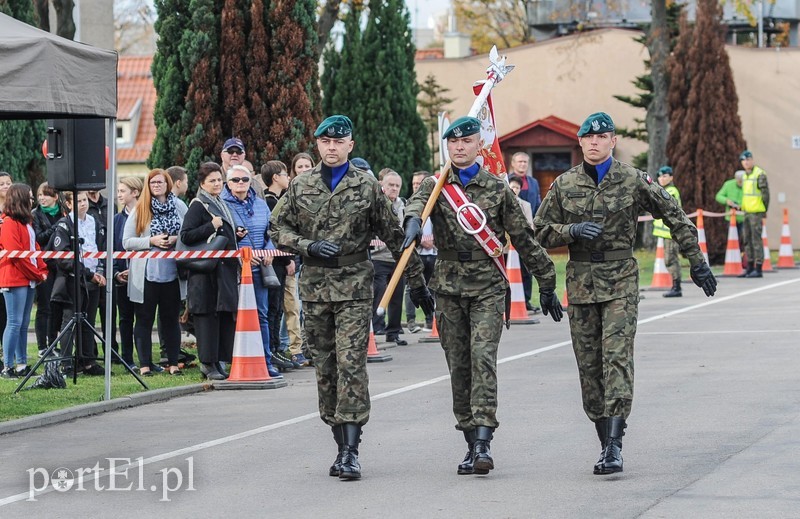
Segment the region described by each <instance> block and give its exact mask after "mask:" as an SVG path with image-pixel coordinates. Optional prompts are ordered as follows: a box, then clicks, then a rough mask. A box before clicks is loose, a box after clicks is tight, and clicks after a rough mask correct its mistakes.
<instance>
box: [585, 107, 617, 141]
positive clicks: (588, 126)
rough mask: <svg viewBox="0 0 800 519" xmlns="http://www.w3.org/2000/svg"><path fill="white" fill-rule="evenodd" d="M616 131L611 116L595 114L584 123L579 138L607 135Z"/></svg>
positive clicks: (603, 113) (602, 113)
mask: <svg viewBox="0 0 800 519" xmlns="http://www.w3.org/2000/svg"><path fill="white" fill-rule="evenodd" d="M613 131H614V121H612V120H611V116H610V115H608V114H607V113H605V112H597V113H593V114H592V115H590V116H589V117H587V118H586V120H585V121H583V124H582V125H581V128H580V129H579V130H578V137H583V136H584V135H590V134H594V133H607V132H613Z"/></svg>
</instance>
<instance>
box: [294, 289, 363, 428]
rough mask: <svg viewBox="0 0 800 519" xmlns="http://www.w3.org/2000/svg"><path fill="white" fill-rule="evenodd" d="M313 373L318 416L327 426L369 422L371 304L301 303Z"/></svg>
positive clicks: (343, 302) (359, 302)
mask: <svg viewBox="0 0 800 519" xmlns="http://www.w3.org/2000/svg"><path fill="white" fill-rule="evenodd" d="M303 312H304V313H305V330H306V339H307V340H308V347H309V349H310V350H311V354H312V356H313V359H314V369H315V370H316V372H317V395H318V397H319V416H320V418H322V421H323V422H325V423H326V424H328V425H331V426H333V425H338V424H343V423H356V424H358V425H364V424H365V423H367V420H369V410H370V401H369V377H368V375H367V345H368V341H369V323H370V319H371V318H372V301H371V300H370V299H359V300H356V301H339V302H333V303H315V302H313V301H304V302H303Z"/></svg>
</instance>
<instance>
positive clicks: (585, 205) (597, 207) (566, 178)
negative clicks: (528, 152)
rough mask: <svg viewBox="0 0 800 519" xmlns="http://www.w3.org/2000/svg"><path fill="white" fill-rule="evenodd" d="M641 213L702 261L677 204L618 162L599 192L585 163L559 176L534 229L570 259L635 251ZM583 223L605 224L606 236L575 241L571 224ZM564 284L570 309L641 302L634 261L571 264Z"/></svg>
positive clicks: (692, 258)
mask: <svg viewBox="0 0 800 519" xmlns="http://www.w3.org/2000/svg"><path fill="white" fill-rule="evenodd" d="M643 210H644V211H648V212H650V213H652V215H653V216H654V217H655V218H661V219H663V220H664V223H666V224H667V227H669V228H670V230H671V232H672V239H673V240H675V241H676V242H677V243H678V245H679V246H680V249H681V252H682V253H683V254H684V256H686V257H687V258H689V262H690V263H691V264H692V265H696V264H698V263H701V262H702V261H703V254H702V252H701V251H700V246H699V245H698V244H697V229H696V228H695V226H694V224H692V222H690V221H689V219H688V218H687V217H686V213H684V212H683V210H682V209H681V208H680V207H679V206H678V204H677V203H676V202H675V199H674V198H673V197H672V196H670V194H669V193H667V191H666V190H665V189H664V188H662V187H661V186H659V185H658V184H657V183H656V182H654V181H653V180H652V179H651V178H650V176H648V175H647V173H643V172H641V171H639V170H637V169H636V168H634V167H633V166H630V165H628V164H625V163H623V162H619V161H617V160H614V161H613V162H612V164H611V168H610V169H609V170H608V173H607V174H606V176H605V177H604V178H603V180H602V181H601V182H600V185H599V186H595V184H594V181H593V180H592V179H591V177H589V175H588V174H586V173H585V172H584V171H583V163H581V164H579V165H578V166H575V167H574V168H572V169H570V170H569V171H567V172H566V173H563V174H561V175H559V176H558V178H556V180H555V182H553V185H552V187H551V188H550V192H549V193H547V196H546V197H545V199H544V201H542V205H541V207H540V208H539V210H538V211H537V213H536V217H535V218H534V219H533V224H534V227H535V228H536V231H535V234H536V237H537V238H538V239H539V241H540V242H541V244H542V245H544V246H545V247H547V248H552V247H561V246H564V245H567V246H569V249H570V253H574V252H578V253H584V254H585V253H591V252H606V251H624V250H632V249H633V244H634V241H635V239H636V220H637V218H638V216H639V214H640V212H642V211H643ZM585 221H594V222H597V223H602V224H603V233H602V234H601V235H600V236H598V237H597V238H595V239H594V240H590V241H586V240H575V239H574V238H572V237H571V236H570V234H569V229H570V226H571V224H575V223H580V222H585ZM566 281H567V295H568V297H569V302H570V303H577V304H589V303H599V302H603V301H610V300H612V299H617V298H620V297H628V296H634V297H638V293H639V267H638V264H637V262H636V259H635V258H633V257H631V258H628V259H618V260H606V261H601V262H597V263H593V262H590V261H573V260H570V261H569V262H568V263H567V279H566Z"/></svg>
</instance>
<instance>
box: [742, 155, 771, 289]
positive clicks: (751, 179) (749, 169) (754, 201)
mask: <svg viewBox="0 0 800 519" xmlns="http://www.w3.org/2000/svg"><path fill="white" fill-rule="evenodd" d="M739 160H740V161H742V167H743V168H744V181H743V182H742V211H744V229H743V230H744V233H743V234H744V236H743V241H744V252H745V254H746V255H747V270H746V271H745V273H744V276H743V277H746V278H760V277H764V274H762V272H761V265H762V263H764V243H763V242H762V240H761V232H762V231H763V229H762V227H763V225H764V217H766V215H767V209H769V184H768V183H767V173H766V172H765V171H764V170H763V169H761V168H760V167H758V166H756V165H755V161H754V160H753V153H752V152H751V151H750V150H744V151H743V152H742V154H741V155H739Z"/></svg>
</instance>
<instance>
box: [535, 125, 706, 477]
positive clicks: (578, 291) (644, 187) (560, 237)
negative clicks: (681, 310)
mask: <svg viewBox="0 0 800 519" xmlns="http://www.w3.org/2000/svg"><path fill="white" fill-rule="evenodd" d="M616 143H617V136H616V135H615V133H614V122H613V121H612V120H611V117H609V115H608V114H606V113H604V112H598V113H594V114H592V115H590V116H589V117H587V118H586V120H585V121H584V122H583V124H582V125H581V127H580V130H578V144H579V145H580V147H581V149H582V150H583V162H582V163H581V164H578V165H577V166H575V167H573V168H572V169H570V170H569V171H567V172H565V173H563V174H561V175H560V176H558V177H557V178H556V180H555V181H554V182H553V184H552V186H551V189H550V192H549V193H548V194H547V196H545V198H544V200H543V201H542V206H541V207H540V208H539V211H538V212H537V213H536V217H535V218H534V220H533V222H534V226H535V227H536V230H535V234H536V237H537V238H538V239H539V242H540V243H541V244H542V245H543V246H545V247H548V248H550V247H563V246H568V247H569V255H570V258H569V262H568V263H567V279H566V281H567V293H568V294H569V307H568V308H567V314H568V315H569V326H570V335H571V337H572V347H573V350H574V352H575V358H576V360H577V364H578V374H579V376H580V383H581V393H582V397H583V409H584V411H585V412H586V414H587V415H588V417H589V419H590V420H591V421H592V422H594V424H595V430H596V431H597V436H598V438H599V439H600V444H601V446H602V449H603V450H602V452H601V455H600V459H599V460H598V461H597V463H595V465H594V469H593V471H594V473H595V474H612V473H614V472H622V454H621V450H622V435H623V433H624V429H625V427H626V425H627V424H626V420H627V418H628V415H629V414H630V412H631V403H632V401H633V343H634V336H635V335H636V321H637V316H638V304H639V267H638V265H637V262H636V259H635V258H634V257H633V244H634V242H635V239H636V220H637V217H638V216H639V213H640V211H642V210H644V211H649V212H650V213H652V215H653V216H654V217H655V218H661V219H662V220H663V221H664V222H665V223H666V225H667V227H668V228H669V229H670V231H671V235H672V239H673V240H675V241H676V242H677V243H678V245H679V246H680V249H681V252H682V253H683V254H684V256H686V257H687V258H688V259H689V263H690V264H691V266H692V267H691V276H692V281H694V282H695V284H696V285H697V286H699V287H701V288H702V289H703V291H704V292H705V294H706V295H707V296H712V295H714V292H715V291H716V286H717V282H716V279H715V278H714V275H713V274H712V273H711V268H710V267H709V266H708V264H707V263H705V261H704V259H703V253H702V252H701V251H700V246H699V245H698V243H697V229H696V228H695V226H694V225H693V224H692V222H691V221H689V219H688V218H687V217H686V214H685V213H684V212H683V210H681V208H680V207H679V206H678V204H677V203H676V202H675V199H674V198H673V197H672V196H670V194H669V193H668V192H667V191H666V190H665V189H664V188H663V187H660V186H659V185H658V184H656V183H654V182H653V180H652V179H651V178H650V176H649V175H647V173H643V172H641V171H639V170H637V169H635V168H634V167H632V166H630V165H628V164H625V163H622V162H619V161H618V160H615V159H614V158H613V157H612V151H613V149H614V146H615V145H616Z"/></svg>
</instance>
